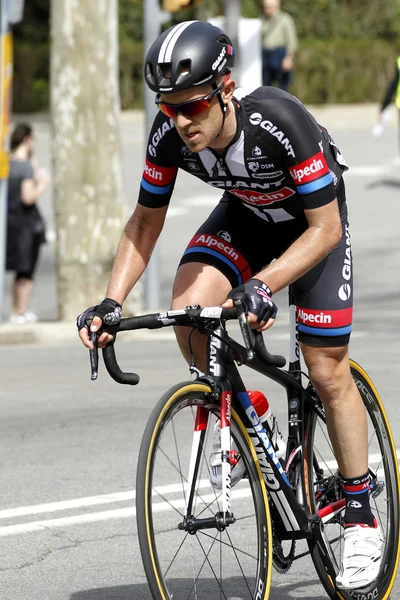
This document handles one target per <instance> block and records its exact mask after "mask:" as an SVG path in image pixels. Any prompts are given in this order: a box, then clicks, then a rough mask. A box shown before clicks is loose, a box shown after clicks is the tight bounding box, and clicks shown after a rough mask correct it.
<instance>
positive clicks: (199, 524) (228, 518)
mask: <svg viewBox="0 0 400 600" xmlns="http://www.w3.org/2000/svg"><path fill="white" fill-rule="evenodd" d="M235 521H236V519H235V517H234V516H233V514H232V513H226V514H224V513H222V512H219V513H217V514H216V515H215V516H214V517H206V518H205V519H197V518H196V517H184V519H183V521H182V523H178V529H180V530H181V531H187V532H188V533H190V534H195V533H196V531H199V530H200V529H218V531H224V530H225V528H226V527H228V526H229V525H232V523H234V522H235Z"/></svg>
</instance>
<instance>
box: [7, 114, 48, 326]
mask: <svg viewBox="0 0 400 600" xmlns="http://www.w3.org/2000/svg"><path fill="white" fill-rule="evenodd" d="M33 154H34V139H33V131H32V127H31V126H30V125H28V124H26V123H19V124H18V125H17V126H16V127H15V129H14V131H13V133H12V135H11V152H10V173H9V180H8V210H7V251H6V268H7V271H14V272H15V279H14V283H13V293H12V314H11V316H10V323H14V324H19V325H22V324H24V323H28V322H34V321H37V320H38V318H37V316H36V315H35V313H33V312H32V311H30V310H29V302H30V298H31V293H32V287H33V277H34V273H35V269H36V266H37V262H38V258H39V251H40V246H41V245H42V244H43V243H44V242H45V241H46V236H45V224H44V221H43V218H42V216H41V214H40V212H39V209H38V207H37V200H38V198H39V197H40V196H41V195H42V193H43V191H44V190H45V189H46V187H47V185H48V183H49V181H50V177H49V174H48V173H47V171H45V170H44V169H40V168H39V166H38V164H37V162H36V161H35V159H34V158H33Z"/></svg>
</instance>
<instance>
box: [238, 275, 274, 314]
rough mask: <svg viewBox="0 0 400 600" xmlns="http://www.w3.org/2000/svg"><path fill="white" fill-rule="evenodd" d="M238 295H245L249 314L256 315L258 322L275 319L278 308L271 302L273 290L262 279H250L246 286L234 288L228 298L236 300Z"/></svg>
mask: <svg viewBox="0 0 400 600" xmlns="http://www.w3.org/2000/svg"><path fill="white" fill-rule="evenodd" d="M238 295H244V301H245V302H246V304H247V310H248V312H250V313H252V314H253V315H256V317H257V321H258V322H260V321H268V319H275V317H276V313H277V312H278V307H277V306H276V304H275V303H274V302H273V301H272V300H271V296H272V292H271V290H270V289H269V287H268V286H267V285H266V284H265V283H264V282H263V281H261V280H260V279H249V280H248V281H246V283H245V284H243V285H239V286H238V287H236V288H233V290H231V292H230V293H229V295H228V298H229V299H231V300H234V299H236V297H237V296H238Z"/></svg>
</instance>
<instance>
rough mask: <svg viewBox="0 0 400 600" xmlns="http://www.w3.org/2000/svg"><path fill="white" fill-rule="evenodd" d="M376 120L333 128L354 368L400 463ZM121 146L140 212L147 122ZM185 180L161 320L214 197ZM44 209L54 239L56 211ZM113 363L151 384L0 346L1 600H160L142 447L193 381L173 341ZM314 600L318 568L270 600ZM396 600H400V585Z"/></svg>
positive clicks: (386, 142) (172, 230)
mask: <svg viewBox="0 0 400 600" xmlns="http://www.w3.org/2000/svg"><path fill="white" fill-rule="evenodd" d="M371 114H372V113H368V114H367V116H366V115H365V113H364V114H363V115H364V116H360V115H359V114H357V113H354V116H353V118H351V119H348V118H347V117H346V120H345V119H344V117H343V119H342V116H343V113H340V112H339V113H337V114H336V117H335V115H333V116H332V114H330V115H328V116H329V118H330V119H332V124H330V129H331V132H332V133H333V135H334V137H335V139H336V141H337V143H338V144H339V145H340V147H341V150H342V152H343V153H344V155H345V157H346V159H347V161H348V162H349V164H350V165H351V166H352V170H351V171H350V172H349V174H348V176H347V178H346V181H347V191H348V199H349V200H348V201H349V210H350V219H351V224H352V241H353V251H354V263H355V276H356V311H355V327H354V335H353V337H352V342H351V355H352V357H353V358H354V359H355V360H357V362H359V363H361V364H362V365H363V366H364V367H365V368H366V370H367V371H368V372H369V374H370V376H371V377H372V379H373V380H374V382H375V384H376V386H377V388H378V390H379V391H380V393H381V396H382V398H383V400H384V403H385V407H386V410H387V412H388V415H389V420H390V423H391V426H392V430H393V433H394V436H395V440H396V442H397V448H398V450H400V413H399V410H398V395H399V392H398V389H399V386H398V373H399V367H398V355H399V350H400V345H399V339H398V331H399V324H400V323H399V321H400V311H399V308H398V298H399V267H400V240H399V233H398V231H399V224H400V222H399V208H398V206H399V204H398V202H399V192H400V175H399V174H398V170H399V164H400V161H399V160H398V152H397V133H396V129H395V127H389V129H388V130H387V131H386V132H385V133H384V135H383V136H382V137H381V138H378V139H376V140H375V139H373V138H372V137H371V134H370V126H371V125H372V122H371V121H370V119H371ZM335 125H336V127H335ZM37 132H38V135H39V144H40V149H41V151H42V154H43V160H42V163H43V164H46V162H47V163H49V159H48V155H46V152H45V148H46V144H47V142H48V130H47V128H46V124H45V123H42V124H40V123H39V124H38V127H37ZM123 139H124V148H125V154H124V156H125V179H126V186H127V190H128V195H129V197H130V198H131V200H130V203H131V205H133V203H134V201H135V191H134V189H135V187H136V185H137V178H138V177H139V176H140V170H141V166H140V160H138V156H139V152H140V148H139V146H140V143H141V139H142V138H141V137H140V123H138V122H135V120H126V121H125V123H124V127H123ZM130 166H132V168H130ZM189 181H190V185H191V187H190V196H189V195H188V194H186V191H185V190H186V189H187V184H188V179H187V178H186V177H184V176H182V177H180V179H179V183H178V186H177V191H176V195H175V201H174V204H173V208H174V210H173V211H171V217H170V218H169V219H168V221H167V224H166V227H165V230H164V232H163V235H162V239H161V242H160V245H161V249H162V251H161V260H162V277H163V281H162V303H163V307H164V308H165V307H166V306H167V304H168V302H169V289H170V285H171V282H172V278H173V272H174V269H175V266H176V264H177V262H178V260H179V256H180V254H181V252H182V250H183V248H184V247H185V244H186V242H187V240H188V239H189V238H190V236H191V234H192V232H193V231H194V230H195V228H196V227H197V225H198V224H199V223H200V222H201V220H202V219H203V218H204V217H205V215H206V214H207V213H208V211H209V210H210V205H211V203H212V201H213V200H212V196H211V195H210V190H209V189H208V188H206V187H205V186H204V185H202V184H199V183H193V181H192V180H189ZM211 192H212V190H211ZM213 197H214V198H215V194H214V195H213ZM43 203H44V205H43V209H44V210H45V212H46V214H47V218H48V222H49V225H50V227H51V225H52V210H51V204H50V198H49V197H47V198H44V199H43ZM182 232H185V235H182ZM277 297H278V296H277ZM278 303H279V308H280V313H279V319H278V320H277V323H276V325H275V326H274V328H273V330H272V331H271V333H270V334H269V335H268V337H267V342H268V345H269V347H270V349H271V351H273V352H276V353H286V352H287V344H288V342H287V312H286V309H285V303H286V298H285V295H284V294H283V293H281V294H279V298H278ZM55 307H56V293H55V282H54V246H52V245H51V244H49V245H48V247H47V248H46V252H45V254H44V258H43V261H42V264H41V270H40V273H39V277H38V281H37V289H36V291H35V297H34V306H33V308H34V309H36V310H37V312H38V313H39V315H40V316H41V317H42V318H44V317H48V318H49V317H50V318H55V314H56V309H55ZM52 311H53V312H52ZM117 350H118V354H119V356H120V358H121V366H122V367H123V368H125V369H127V370H136V371H137V372H138V373H139V374H140V375H141V378H142V380H141V383H140V385H139V386H138V387H136V388H124V387H122V386H118V385H117V384H115V383H114V382H112V381H110V379H109V378H108V377H107V375H106V373H105V372H104V369H103V370H102V371H101V373H100V377H99V380H98V381H97V382H96V383H93V382H91V381H90V380H89V365H88V360H87V354H86V351H85V350H84V349H83V348H81V347H80V346H79V345H78V343H76V345H68V344H65V345H61V344H60V345H57V346H41V345H36V346H23V345H14V346H12V345H9V346H2V347H0V365H1V368H0V369H1V382H2V384H1V387H0V402H1V408H2V411H1V413H2V418H1V420H0V453H1V456H2V461H1V463H0V482H1V494H0V522H1V525H2V527H1V528H0V598H1V600H111V599H112V600H151V597H150V593H149V591H148V587H147V584H146V581H145V578H144V574H143V569H142V565H141V559H140V554H139V549H138V541H137V532H136V523H135V519H134V487H135V475H136V462H137V456H138V448H139V443H140V439H141V436H142V432H143V428H144V425H145V422H146V420H147V418H148V416H149V414H150V412H151V410H152V407H153V406H154V404H155V402H156V401H157V399H158V398H159V397H160V395H161V394H162V393H163V391H165V390H166V389H167V388H168V387H169V386H170V385H172V384H174V383H176V382H177V381H181V380H186V379H188V373H187V369H186V367H185V365H184V363H183V360H182V359H181V357H180V355H179V352H178V350H177V348H176V345H175V343H174V341H173V339H172V336H171V335H170V333H169V331H167V330H165V332H164V331H163V332H154V333H152V334H149V336H148V337H147V338H146V339H142V338H140V339H139V338H138V340H137V341H136V342H135V341H129V342H124V341H123V339H122V335H121V336H120V342H119V343H118V349H117ZM246 381H248V382H249V387H252V388H257V387H261V388H262V389H264V390H265V391H266V393H267V395H268V397H269V398H270V401H271V403H272V404H273V407H274V412H275V414H276V415H277V417H278V420H279V422H280V423H283V422H284V409H285V404H284V402H283V401H282V400H283V399H284V398H283V395H282V393H281V391H280V390H278V388H277V386H276V385H275V384H269V383H267V384H265V383H264V382H262V380H261V377H260V376H258V375H254V374H249V375H247V376H246ZM311 597H312V598H317V600H322V598H325V597H326V595H325V593H324V591H323V589H322V587H321V585H320V584H319V582H318V578H317V576H316V573H315V571H314V569H313V566H312V564H311V561H310V560H309V559H308V558H304V559H301V560H300V561H298V563H297V564H296V565H294V566H293V568H292V569H291V570H290V571H289V573H287V574H286V575H285V576H279V575H278V574H276V573H274V577H273V587H272V592H271V598H272V600H278V599H279V600H297V599H300V598H311ZM391 597H392V600H400V578H399V577H398V578H397V581H396V583H395V586H394V590H393V592H392V596H391Z"/></svg>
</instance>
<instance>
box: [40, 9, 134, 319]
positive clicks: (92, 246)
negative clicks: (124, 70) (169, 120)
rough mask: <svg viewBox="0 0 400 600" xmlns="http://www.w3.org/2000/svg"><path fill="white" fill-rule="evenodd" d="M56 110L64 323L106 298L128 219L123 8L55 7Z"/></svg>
mask: <svg viewBox="0 0 400 600" xmlns="http://www.w3.org/2000/svg"><path fill="white" fill-rule="evenodd" d="M51 10H52V19H51V37H52V52H51V110H52V143H53V163H54V164H53V173H54V180H53V185H54V200H55V216H56V229H57V271H58V302H59V317H60V319H61V320H67V321H73V320H74V319H75V318H76V316H77V314H78V313H80V312H82V311H83V310H84V309H85V308H87V307H88V306H91V305H93V304H97V303H99V302H100V301H101V300H102V299H103V298H104V295H105V291H106V287H107V282H108V279H109V275H110V270H111V267H112V263H113V259H114V255H115V251H116V248H117V245H118V242H119V239H120V236H121V232H122V229H123V227H124V224H125V219H126V203H125V199H124V194H123V181H122V159H121V140H120V129H119V116H120V102H119V90H118V19H117V15H118V8H117V0H84V1H82V0H52V3H51Z"/></svg>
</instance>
